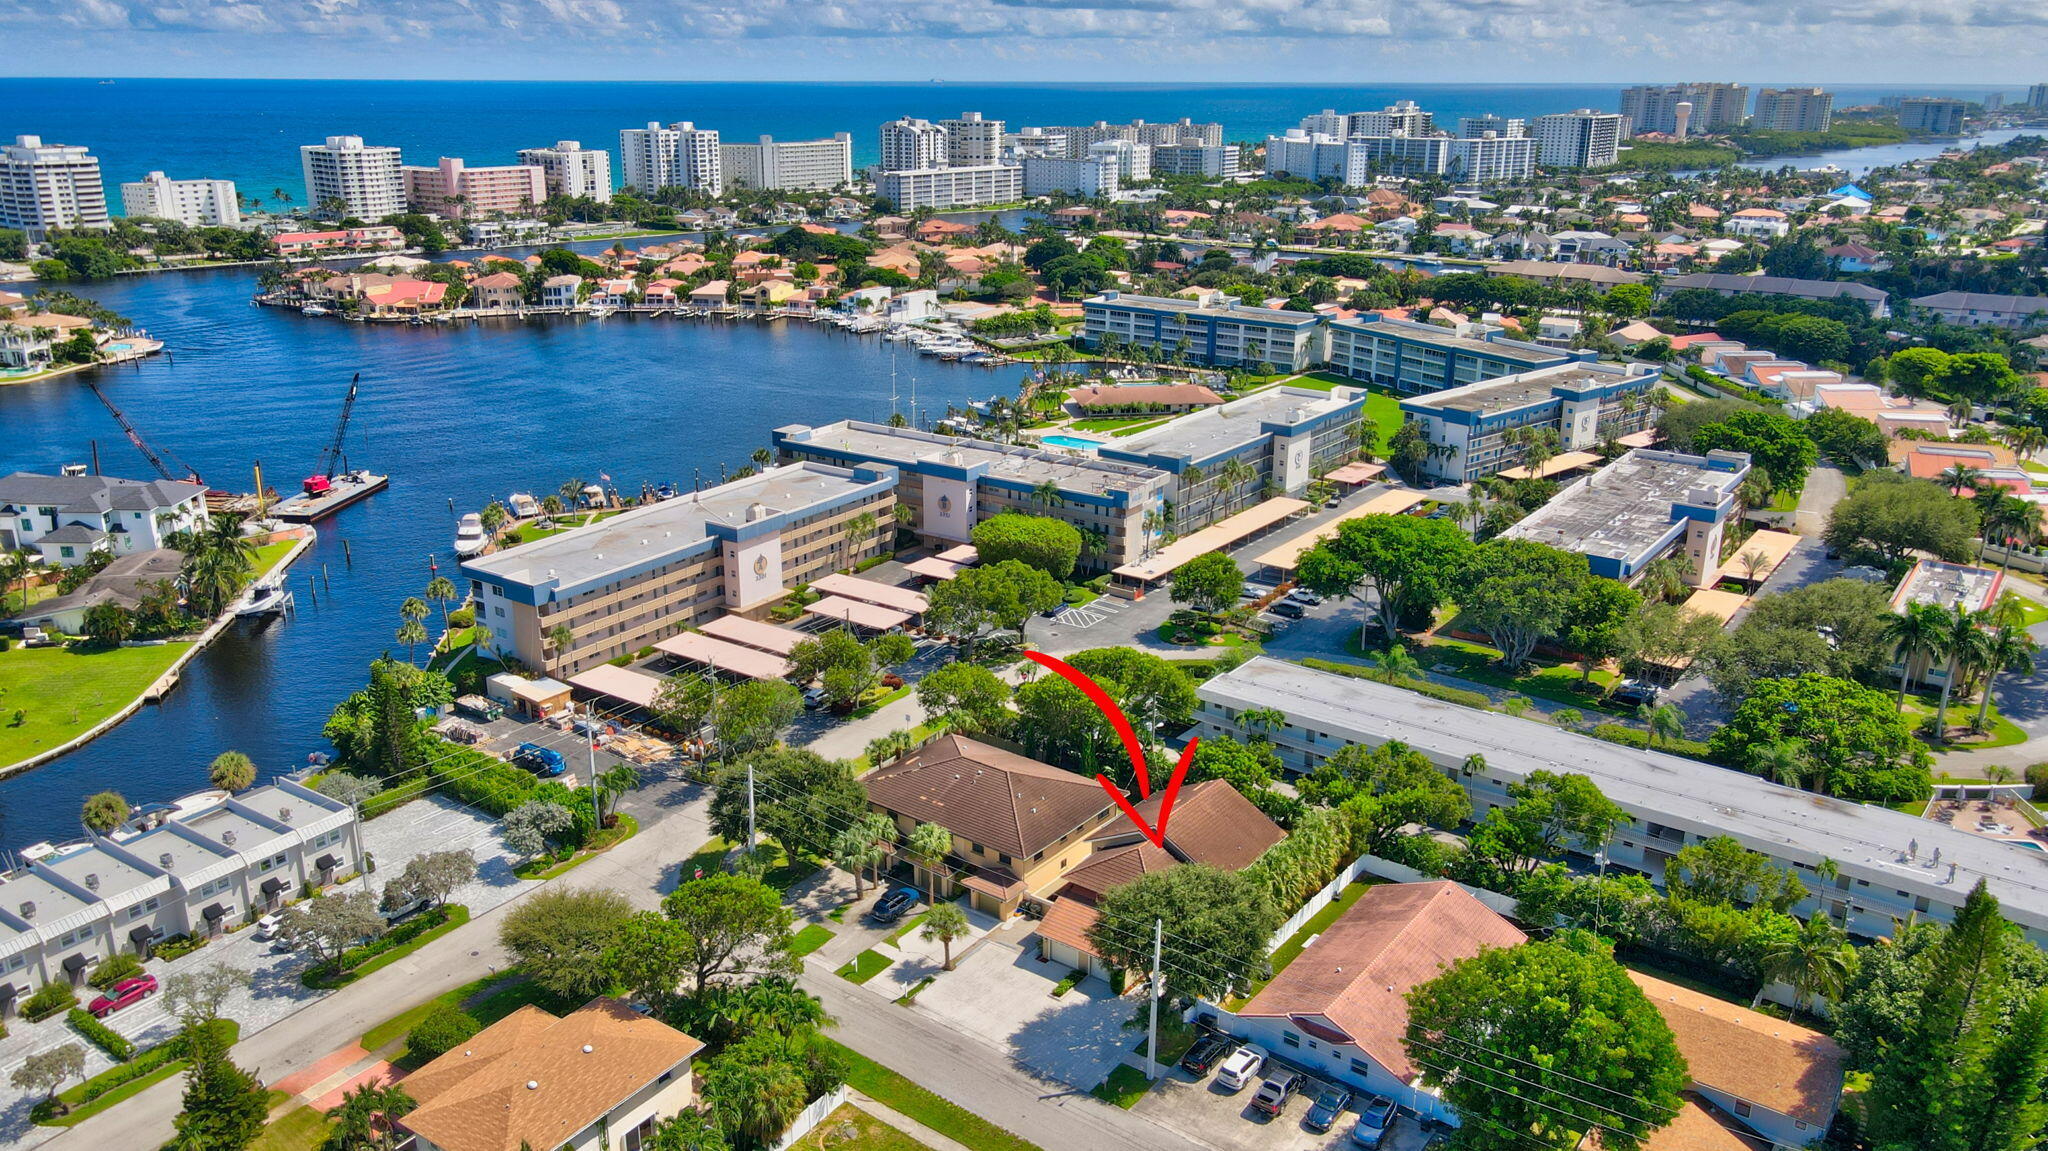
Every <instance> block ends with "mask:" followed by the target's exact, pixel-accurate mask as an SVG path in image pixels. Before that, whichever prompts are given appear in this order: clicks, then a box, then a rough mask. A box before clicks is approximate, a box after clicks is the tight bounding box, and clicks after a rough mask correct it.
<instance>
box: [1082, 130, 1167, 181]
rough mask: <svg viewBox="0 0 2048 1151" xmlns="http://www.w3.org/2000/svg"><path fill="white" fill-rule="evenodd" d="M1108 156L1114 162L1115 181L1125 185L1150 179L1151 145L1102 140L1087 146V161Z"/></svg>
mask: <svg viewBox="0 0 2048 1151" xmlns="http://www.w3.org/2000/svg"><path fill="white" fill-rule="evenodd" d="M1098 156H1108V157H1109V158H1110V159H1112V160H1114V161H1115V162H1116V175H1117V179H1118V180H1120V181H1122V182H1123V183H1126V184H1142V183H1144V182H1145V181H1147V180H1149V179H1151V178H1152V145H1150V144H1134V143H1132V142H1131V141H1129V140H1102V141H1099V142H1097V143H1094V144H1090V145H1088V154H1087V158H1088V159H1091V160H1092V159H1095V158H1096V157H1098Z"/></svg>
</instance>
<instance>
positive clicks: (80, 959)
mask: <svg viewBox="0 0 2048 1151" xmlns="http://www.w3.org/2000/svg"><path fill="white" fill-rule="evenodd" d="M85 964H86V958H85V956H83V955H67V956H65V957H64V970H66V971H84V970H85Z"/></svg>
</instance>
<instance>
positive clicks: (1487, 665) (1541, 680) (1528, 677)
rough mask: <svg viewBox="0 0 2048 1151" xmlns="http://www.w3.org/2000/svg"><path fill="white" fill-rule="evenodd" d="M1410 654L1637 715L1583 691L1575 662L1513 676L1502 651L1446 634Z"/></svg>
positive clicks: (1514, 686) (1545, 695) (1551, 696)
mask: <svg viewBox="0 0 2048 1151" xmlns="http://www.w3.org/2000/svg"><path fill="white" fill-rule="evenodd" d="M1354 642H1355V639H1354ZM1361 654H1366V655H1370V654H1371V653H1361ZM1410 654H1412V655H1413V656H1414V657H1415V658H1416V659H1417V660H1418V661H1420V662H1421V664H1422V666H1423V667H1424V668H1425V669H1428V670H1430V671H1437V672H1441V673H1442V674H1445V675H1454V676H1457V677H1458V678H1459V679H1467V680H1471V681H1472V682H1473V683H1482V684H1485V685H1486V686H1488V687H1497V688H1501V689H1503V690H1506V691H1512V692H1519V693H1520V694H1522V695H1526V696H1530V697H1532V698H1535V699H1547V700H1550V701H1551V702H1553V703H1563V704H1569V705H1571V706H1572V707H1576V708H1578V709H1579V710H1580V711H1601V712H1606V713H1608V714H1610V715H1633V714H1634V713H1633V712H1631V711H1630V710H1629V709H1627V708H1623V707H1618V706H1615V705H1612V704H1608V703H1606V702H1604V701H1603V700H1602V699H1601V698H1600V696H1599V695H1598V694H1597V693H1592V692H1581V691H1579V690H1578V683H1579V669H1578V667H1577V666H1576V665H1574V664H1568V663H1559V664H1551V665H1549V666H1543V665H1536V664H1532V665H1530V666H1529V668H1528V669H1526V670H1524V671H1523V672H1522V673H1521V674H1520V675H1509V674H1508V673H1507V672H1504V671H1502V670H1501V669H1500V665H1499V664H1497V663H1495V662H1494V661H1495V660H1498V659H1499V658H1500V652H1499V651H1498V650H1496V649H1494V648H1490V647H1487V646H1486V645H1485V644H1478V643H1469V642H1467V641H1465V640H1457V639H1450V638H1447V637H1444V636H1437V637H1434V638H1432V639H1431V640H1430V641H1429V643H1428V644H1427V645H1425V646H1423V647H1419V648H1416V649H1413V650H1412V651H1411V652H1410ZM1439 665H1442V666H1439ZM1614 680H1615V676H1614V673H1612V672H1607V671H1595V672H1594V673H1593V682H1594V683H1595V684H1598V685H1600V686H1602V687H1606V686H1608V685H1610V684H1612V683H1613V682H1614Z"/></svg>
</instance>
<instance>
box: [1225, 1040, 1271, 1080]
mask: <svg viewBox="0 0 2048 1151" xmlns="http://www.w3.org/2000/svg"><path fill="white" fill-rule="evenodd" d="M1265 1065H1266V1049H1265V1048H1263V1047H1260V1046H1258V1045H1257V1044H1254V1043H1247V1044H1245V1045H1244V1046H1243V1047H1240V1048H1238V1049H1237V1050H1235V1051H1233V1052H1231V1053H1230V1057H1229V1058H1227V1059H1225V1060H1224V1061H1223V1066H1221V1067H1219V1068H1217V1069H1216V1082H1218V1083H1220V1084H1222V1085H1223V1089H1224V1090H1225V1091H1242V1090H1244V1085H1245V1084H1247V1083H1250V1082H1251V1081H1252V1080H1253V1079H1255V1078H1257V1077H1258V1074H1259V1069H1260V1068H1262V1067H1264V1066H1265Z"/></svg>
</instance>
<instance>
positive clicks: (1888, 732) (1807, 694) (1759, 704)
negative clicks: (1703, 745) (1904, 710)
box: [1707, 673, 1933, 803]
mask: <svg viewBox="0 0 2048 1151" xmlns="http://www.w3.org/2000/svg"><path fill="white" fill-rule="evenodd" d="M1788 740H1790V741H1793V742H1795V743H1797V744H1798V745H1800V746H1801V747H1803V748H1804V749H1805V751H1806V755H1807V756H1808V758H1809V759H1810V760H1811V761H1812V763H1813V765H1814V767H1815V769H1816V772H1817V777H1818V781H1819V785H1820V786H1819V790H1820V791H1822V792H1824V793H1826V794H1828V795H1839V796H1842V797H1844V798H1846V799H1858V800H1866V801H1874V802H1878V803H1900V802H1904V801H1906V800H1913V799H1925V798H1926V797H1927V795H1928V793H1929V792H1930V791H1932V790H1933V779H1932V776H1931V775H1930V774H1929V772H1928V763H1929V758H1930V757H1929V755H1928V753H1927V749H1926V748H1925V747H1923V746H1921V745H1920V743H1919V741H1917V740H1915V739H1914V738H1913V732H1912V729H1911V728H1910V727H1909V726H1908V725H1907V722H1906V719H1905V717H1904V716H1902V715H1901V714H1900V713H1899V710H1898V707H1897V706H1896V705H1895V704H1894V703H1893V702H1892V698H1891V696H1890V695H1888V694H1886V693H1885V692H1882V691H1879V690H1877V689H1875V688H1868V687H1864V686H1862V685H1861V684H1857V683H1851V682H1850V681H1848V680H1845V679H1837V678H1835V677H1834V676H1830V675H1821V674H1819V673H1808V674H1806V675H1800V676H1792V677H1784V678H1772V679H1758V680H1753V681H1751V683H1750V685H1749V694H1748V696H1747V697H1746V698H1744V699H1743V701H1742V702H1741V704H1740V705H1739V706H1737V707H1736V709H1735V714H1734V715H1732V716H1731V717H1729V719H1728V722H1727V723H1725V724H1724V725H1722V727H1721V728H1720V729H1719V730H1718V731H1716V732H1715V733H1714V736H1713V738H1712V739H1711V740H1710V741H1709V742H1708V745H1707V746H1708V749H1709V750H1710V751H1711V752H1712V753H1713V755H1714V757H1715V758H1716V759H1718V760H1720V761H1721V762H1723V763H1727V764H1731V765H1734V766H1737V767H1741V768H1744V769H1745V770H1752V771H1753V770H1754V767H1753V764H1754V762H1755V759H1756V756H1757V753H1758V752H1759V751H1760V750H1761V749H1763V748H1767V747H1773V746H1776V745H1779V744H1782V743H1784V742H1786V741H1788Z"/></svg>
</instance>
